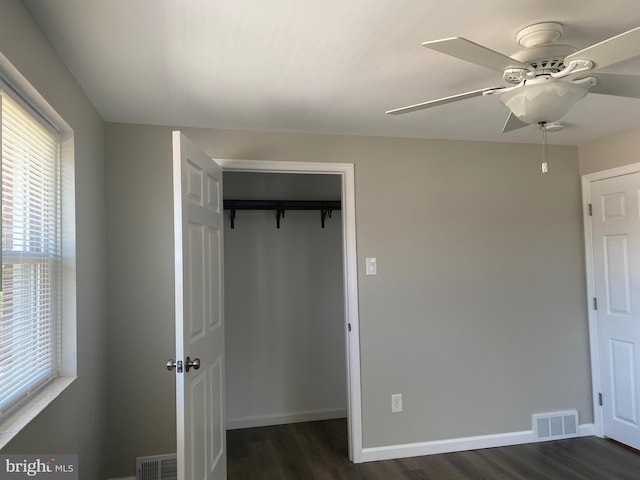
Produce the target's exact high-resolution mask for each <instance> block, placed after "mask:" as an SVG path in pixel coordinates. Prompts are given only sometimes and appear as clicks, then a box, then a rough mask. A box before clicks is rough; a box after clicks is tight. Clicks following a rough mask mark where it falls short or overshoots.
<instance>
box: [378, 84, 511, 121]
mask: <svg viewBox="0 0 640 480" xmlns="http://www.w3.org/2000/svg"><path fill="white" fill-rule="evenodd" d="M492 90H496V91H497V90H502V87H496V88H483V89H481V90H474V91H472V92H465V93H459V94H458V95H452V96H450V97H444V98H439V99H437V100H430V101H428V102H424V103H417V104H415V105H409V106H408V107H402V108H396V109H395V110H388V111H386V112H385V113H388V114H389V115H401V114H403V113H409V112H415V111H417V110H422V109H425V108H431V107H437V106H438V105H445V104H447V103H453V102H458V101H460V100H466V99H467V98H473V97H481V96H482V95H483V94H484V92H489V91H492Z"/></svg>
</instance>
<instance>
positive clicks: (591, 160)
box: [579, 130, 640, 175]
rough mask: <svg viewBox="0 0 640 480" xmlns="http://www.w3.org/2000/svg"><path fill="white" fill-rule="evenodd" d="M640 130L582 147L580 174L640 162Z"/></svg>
mask: <svg viewBox="0 0 640 480" xmlns="http://www.w3.org/2000/svg"><path fill="white" fill-rule="evenodd" d="M638 152H640V130H631V131H629V132H624V133H620V134H618V135H612V136H610V137H607V138H604V139H601V140H598V141H595V142H592V143H588V144H585V145H581V146H580V148H579V155H580V173H581V174H582V175H586V174H587V173H593V172H598V171H600V170H608V169H610V168H615V167H620V166H623V165H628V164H630V163H638V162H640V155H639V154H638Z"/></svg>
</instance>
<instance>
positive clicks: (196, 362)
mask: <svg viewBox="0 0 640 480" xmlns="http://www.w3.org/2000/svg"><path fill="white" fill-rule="evenodd" d="M190 368H193V369H194V370H198V369H199V368H200V359H199V358H194V359H193V360H191V359H190V358H189V357H187V361H186V362H185V368H184V369H185V370H186V371H187V372H188V371H189V369H190Z"/></svg>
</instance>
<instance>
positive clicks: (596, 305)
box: [593, 297, 598, 310]
mask: <svg viewBox="0 0 640 480" xmlns="http://www.w3.org/2000/svg"><path fill="white" fill-rule="evenodd" d="M593 309H594V310H597V309H598V299H597V298H596V297H593Z"/></svg>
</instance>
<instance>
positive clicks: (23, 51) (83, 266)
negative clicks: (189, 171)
mask: <svg viewBox="0 0 640 480" xmlns="http://www.w3.org/2000/svg"><path fill="white" fill-rule="evenodd" d="M0 51H1V52H2V53H3V54H4V55H5V56H6V57H7V58H8V59H9V61H10V62H11V63H12V64H13V65H14V66H15V67H16V68H17V69H18V70H19V71H20V73H21V74H22V75H24V76H25V77H26V79H27V80H28V81H29V82H30V83H31V84H32V85H33V87H35V89H36V90H37V91H38V92H39V93H40V94H41V95H42V96H43V97H44V98H45V99H46V100H47V102H49V104H51V106H52V107H53V108H54V109H55V110H56V111H57V112H58V113H59V114H60V115H61V116H62V117H63V118H64V119H65V120H66V122H67V123H69V125H70V126H71V127H72V128H73V130H74V133H75V168H76V205H77V212H76V234H77V238H76V242H77V252H76V253H77V272H76V280H77V299H78V302H77V325H78V380H77V381H76V382H74V383H73V384H72V385H71V387H69V388H68V389H67V390H66V391H65V392H64V393H63V394H62V395H61V396H60V397H58V398H57V399H56V400H55V401H54V402H53V403H52V404H51V405H49V407H47V408H46V409H45V410H44V411H43V412H42V413H41V414H40V415H39V416H38V417H37V418H36V419H34V420H33V421H32V422H31V423H30V424H29V425H28V426H27V427H26V428H25V429H24V430H23V431H22V432H21V433H20V434H19V435H18V436H17V437H16V438H15V439H14V440H12V441H11V442H10V443H9V445H7V446H6V447H5V448H4V449H3V453H10V452H15V453H77V454H79V456H80V471H81V476H82V478H95V479H99V478H104V473H103V472H104V470H105V456H104V453H105V450H106V442H105V440H106V438H105V430H106V424H105V412H106V295H105V293H106V283H105V279H106V259H105V251H106V228H105V191H104V138H103V122H102V119H101V118H100V116H99V115H98V114H97V113H96V111H95V109H94V108H93V107H92V105H91V104H90V103H89V101H88V100H87V98H86V96H85V95H84V92H83V91H82V89H81V88H80V86H79V85H78V84H77V83H76V81H75V80H74V79H73V77H72V76H71V74H70V73H69V72H68V71H67V69H66V68H65V67H64V66H63V64H62V62H61V61H60V60H59V58H58V56H57V54H56V53H55V52H54V51H53V49H52V48H51V47H50V45H49V43H48V41H47V40H46V38H45V37H44V35H43V33H42V32H41V30H40V28H39V26H38V25H37V24H36V22H35V20H34V19H33V18H32V16H31V14H30V13H29V12H28V10H27V9H26V8H25V7H24V6H23V4H22V3H21V2H19V1H12V0H2V1H1V2H0Z"/></svg>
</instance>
